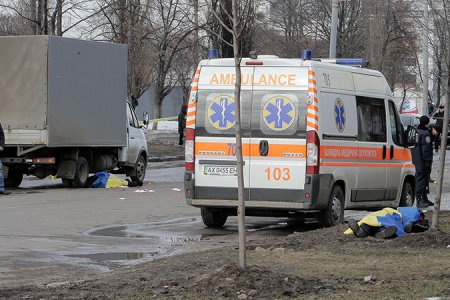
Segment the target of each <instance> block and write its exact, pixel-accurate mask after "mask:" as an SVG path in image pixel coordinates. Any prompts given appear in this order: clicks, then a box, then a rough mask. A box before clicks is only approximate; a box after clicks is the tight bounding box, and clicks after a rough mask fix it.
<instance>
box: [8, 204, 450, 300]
mask: <svg viewBox="0 0 450 300" xmlns="http://www.w3.org/2000/svg"><path fill="white" fill-rule="evenodd" d="M427 218H431V215H429V214H428V215H427ZM304 226H305V225H304ZM345 229H347V225H345V224H343V225H341V226H337V227H333V228H324V229H323V228H317V227H316V225H314V224H312V225H308V226H307V227H299V230H298V232H294V233H293V234H291V235H289V236H287V237H280V238H272V239H270V240H267V241H263V242H261V240H259V241H258V242H257V243H256V244H255V243H252V242H249V243H248V245H247V248H248V251H247V260H248V268H247V270H246V271H240V270H239V268H238V267H237V262H238V250H237V247H224V248H220V249H215V250H208V251H203V252H196V253H190V254H184V255H179V256H173V257H169V258H165V259H160V260H156V261H153V262H148V263H144V264H141V265H137V266H133V267H125V268H122V269H118V270H115V271H113V272H110V273H105V274H102V275H98V276H95V277H89V278H78V279H73V280H72V281H69V282H61V283H58V284H52V285H51V286H28V287H18V288H14V289H3V290H1V291H0V298H1V299H4V298H5V299H104V298H116V299H225V298H231V299H283V298H292V297H293V298H301V299H304V298H305V299H324V298H326V299H343V298H345V299H375V298H376V299H424V298H427V297H442V298H443V299H447V298H448V297H450V213H448V212H446V213H443V214H442V216H441V220H440V230H439V231H438V232H436V233H433V232H430V231H428V232H425V233H414V234H409V235H406V236H404V237H401V238H395V239H389V240H379V239H375V238H371V237H369V238H365V239H357V238H355V237H353V236H346V235H344V234H343V231H344V230H345ZM230 238H233V239H236V243H237V236H236V235H233V236H230ZM248 239H249V240H251V233H248Z"/></svg>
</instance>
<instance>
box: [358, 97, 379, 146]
mask: <svg viewBox="0 0 450 300" xmlns="http://www.w3.org/2000/svg"><path fill="white" fill-rule="evenodd" d="M356 106H357V113H358V140H359V141H362V142H386V110H385V107H384V99H378V98H369V97H361V96H357V97H356Z"/></svg>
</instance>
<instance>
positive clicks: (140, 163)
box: [131, 155, 147, 185]
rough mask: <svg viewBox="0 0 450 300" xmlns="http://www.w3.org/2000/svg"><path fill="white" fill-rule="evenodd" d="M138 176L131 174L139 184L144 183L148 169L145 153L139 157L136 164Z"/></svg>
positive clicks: (132, 178)
mask: <svg viewBox="0 0 450 300" xmlns="http://www.w3.org/2000/svg"><path fill="white" fill-rule="evenodd" d="M135 169H136V170H135V171H136V176H131V180H133V181H134V182H136V183H137V184H138V185H143V184H144V179H145V172H146V170H147V161H146V160H145V157H144V156H143V155H139V158H138V160H137V162H136V166H135Z"/></svg>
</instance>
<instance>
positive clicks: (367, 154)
mask: <svg viewBox="0 0 450 300" xmlns="http://www.w3.org/2000/svg"><path fill="white" fill-rule="evenodd" d="M356 107H357V114H358V146H359V149H358V152H359V155H358V167H357V177H356V178H357V182H356V188H357V191H356V193H355V194H352V201H354V202H365V201H384V200H386V199H385V190H386V162H387V160H386V159H387V158H388V146H387V145H388V143H387V134H386V131H387V130H386V109H385V100H384V99H381V98H372V97H362V96H357V97H356Z"/></svg>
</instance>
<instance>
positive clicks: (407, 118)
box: [400, 114, 436, 130]
mask: <svg viewBox="0 0 450 300" xmlns="http://www.w3.org/2000/svg"><path fill="white" fill-rule="evenodd" d="M421 116H422V115H421V114H400V119H401V120H402V123H403V127H404V128H405V130H406V128H407V127H408V125H412V126H414V127H417V126H419V124H420V117H421ZM434 124H436V120H433V119H432V118H430V126H434Z"/></svg>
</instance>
